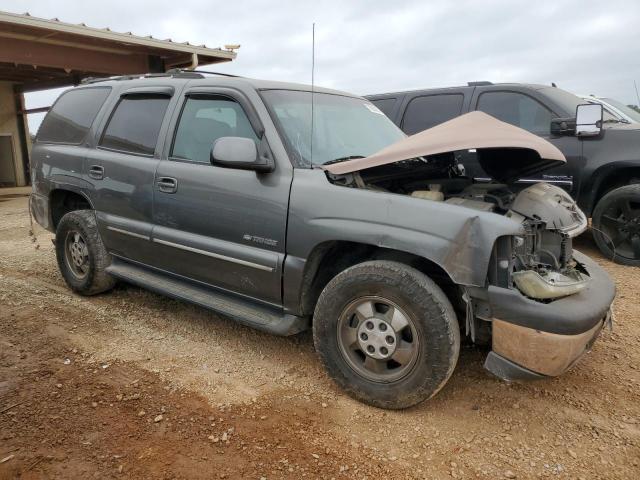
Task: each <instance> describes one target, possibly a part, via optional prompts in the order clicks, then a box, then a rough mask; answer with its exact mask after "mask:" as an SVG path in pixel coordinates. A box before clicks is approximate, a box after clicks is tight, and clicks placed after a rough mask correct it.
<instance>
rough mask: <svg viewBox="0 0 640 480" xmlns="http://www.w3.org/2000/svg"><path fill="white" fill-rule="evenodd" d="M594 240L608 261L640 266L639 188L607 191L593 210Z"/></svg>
mask: <svg viewBox="0 0 640 480" xmlns="http://www.w3.org/2000/svg"><path fill="white" fill-rule="evenodd" d="M592 221H593V227H594V229H593V238H594V240H595V241H596V244H597V245H598V248H600V250H601V251H602V253H604V255H605V256H606V257H607V258H609V259H610V260H613V261H615V262H616V263H621V264H623V265H633V266H638V265H640V185H627V186H625V187H620V188H616V189H615V190H612V191H610V192H609V193H607V194H606V195H605V196H604V197H602V198H601V199H600V201H599V202H598V204H597V205H596V208H595V210H594V211H593V217H592Z"/></svg>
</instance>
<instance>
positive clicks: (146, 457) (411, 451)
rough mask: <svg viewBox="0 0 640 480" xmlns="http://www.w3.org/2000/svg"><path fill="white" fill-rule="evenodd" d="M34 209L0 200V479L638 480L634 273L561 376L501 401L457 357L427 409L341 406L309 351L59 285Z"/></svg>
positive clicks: (186, 313) (183, 307)
mask: <svg viewBox="0 0 640 480" xmlns="http://www.w3.org/2000/svg"><path fill="white" fill-rule="evenodd" d="M28 231H29V217H28V215H27V199H26V198H24V197H22V198H8V197H0V285H1V288H0V478H1V479H4V478H23V479H35V478H82V479H85V478H136V479H142V478H154V479H155V478H158V479H164V478H166V479H174V478H176V479H199V478H207V479H211V478H228V479H235V478H249V479H256V480H259V479H263V478H264V479H269V480H270V479H278V478H291V479H300V478H323V479H324V478H327V479H329V478H334V479H342V478H345V479H346V478H353V479H364V478H378V479H380V478H385V479H386V478H389V479H396V478H398V479H402V478H436V479H440V478H458V479H464V478H486V479H496V478H498V479H499V478H518V479H526V478H540V477H543V478H544V477H551V478H572V479H593V478H608V479H638V478H640V362H639V361H640V324H639V318H638V317H639V312H640V310H639V307H640V297H639V296H638V287H639V286H640V269H638V268H631V267H622V266H618V265H615V264H613V263H611V262H608V261H606V260H604V259H603V258H602V257H601V256H600V255H599V254H598V252H597V251H596V249H595V247H594V246H593V244H592V243H591V240H590V238H589V237H588V236H585V238H582V239H580V240H579V241H578V248H579V249H581V250H583V251H585V252H587V253H588V254H590V255H592V256H594V257H595V258H597V259H598V261H599V262H600V263H601V264H602V265H604V267H605V268H606V269H607V270H608V271H609V272H610V274H611V275H612V276H613V277H614V278H615V279H616V282H617V285H618V297H617V300H616V303H615V327H614V330H613V332H609V331H605V332H604V333H603V334H602V336H601V338H600V340H599V341H598V342H596V344H595V347H594V349H593V351H592V352H591V353H590V354H588V355H586V356H585V357H584V358H583V360H582V361H581V362H580V363H579V364H578V365H577V366H576V367H574V368H573V369H572V370H571V371H570V372H568V373H567V374H565V375H564V376H562V377H560V378H556V379H549V380H544V381H539V382H534V383H525V384H506V383H504V382H501V381H499V380H497V379H496V378H494V377H492V376H491V375H490V374H488V373H487V372H485V371H484V370H483V368H482V362H483V360H484V356H485V355H486V353H487V352H486V351H483V350H481V349H479V348H477V347H465V348H463V350H462V352H461V355H460V360H459V362H458V366H457V368H456V371H455V373H454V375H453V377H452V378H451V380H450V381H449V383H448V384H447V386H446V387H445V388H444V389H443V390H442V391H441V392H440V393H439V394H438V395H437V396H436V397H435V398H434V399H432V400H430V401H428V402H425V403H423V404H421V405H419V406H417V407H414V408H412V409H409V410H406V411H401V412H388V411H383V410H378V409H375V408H371V407H368V406H366V405H363V404H360V403H358V402H356V401H354V400H351V399H350V398H349V397H346V396H345V395H343V394H342V393H341V391H340V390H339V389H338V388H337V387H336V386H335V385H334V384H333V383H332V382H331V381H330V379H329V378H328V377H327V376H326V375H325V373H324V371H323V370H322V368H321V367H320V364H319V362H318V360H317V358H316V355H315V353H314V350H313V342H312V339H311V336H310V335H309V334H306V333H305V334H302V335H299V336H296V337H292V338H279V337H274V336H271V335H267V334H263V333H260V332H256V331H253V330H251V329H248V328H245V327H242V326H239V325H237V324H235V323H233V322H232V321H229V320H227V319H224V318H219V317H217V316H216V315H214V314H212V313H210V312H207V311H205V310H202V309H200V308H196V307H193V306H190V305H187V304H184V303H180V302H177V301H173V300H170V299H167V298H163V297H161V296H159V295H155V294H152V293H149V292H146V291H143V290H140V289H138V288H135V287H132V286H128V285H119V286H118V287H117V288H116V289H115V290H114V291H112V292H110V293H108V294H105V295H100V296H97V297H93V298H83V297H80V296H77V295H74V294H72V293H71V292H70V291H69V290H68V289H67V288H66V287H65V285H64V283H63V281H62V278H61V277H60V275H59V274H58V269H57V266H56V262H55V256H54V252H53V246H52V243H51V238H52V236H51V235H50V234H49V233H48V232H46V231H44V230H42V229H41V228H39V227H36V229H35V233H36V236H37V241H36V242H32V241H31V240H30V238H29V237H28Z"/></svg>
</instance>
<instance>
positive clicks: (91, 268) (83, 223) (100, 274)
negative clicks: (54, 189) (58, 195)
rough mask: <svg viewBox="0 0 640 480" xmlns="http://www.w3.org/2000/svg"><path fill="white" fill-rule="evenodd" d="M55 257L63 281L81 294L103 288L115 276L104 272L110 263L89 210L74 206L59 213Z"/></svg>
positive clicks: (99, 290)
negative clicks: (72, 208) (67, 211)
mask: <svg viewBox="0 0 640 480" xmlns="http://www.w3.org/2000/svg"><path fill="white" fill-rule="evenodd" d="M56 257H57V259H58V267H59V268H60V272H61V273H62V276H63V278H64V280H65V282H67V285H69V287H70V288H71V289H72V290H73V291H75V292H78V293H80V294H82V295H95V294H97V293H101V292H105V291H107V290H109V289H111V288H113V286H114V285H115V283H116V281H115V279H114V278H113V277H112V276H111V275H109V274H108V273H106V272H105V269H106V268H107V267H108V266H109V264H110V263H111V259H110V257H109V254H108V253H107V250H106V248H105V247H104V244H103V243H102V239H101V238H100V234H99V233H98V227H97V225H96V216H95V213H94V212H93V210H77V211H75V212H69V213H67V214H66V215H65V216H63V217H62V219H61V220H60V223H59V224H58V228H57V229H56Z"/></svg>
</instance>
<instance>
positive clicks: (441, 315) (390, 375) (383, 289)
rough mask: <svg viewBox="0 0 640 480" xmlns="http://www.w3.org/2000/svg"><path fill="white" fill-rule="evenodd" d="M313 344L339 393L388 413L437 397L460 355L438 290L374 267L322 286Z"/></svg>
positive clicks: (410, 275) (409, 271)
mask: <svg viewBox="0 0 640 480" xmlns="http://www.w3.org/2000/svg"><path fill="white" fill-rule="evenodd" d="M405 324H406V325H405ZM403 325H405V326H403ZM370 327H373V328H370ZM383 327H384V329H383ZM387 333H390V334H391V335H388V336H385V335H387ZM362 334H365V335H364V337H362ZM365 337H366V339H365ZM313 340H314V344H315V348H316V351H317V352H318V354H319V356H320V359H321V361H322V363H323V364H324V367H325V368H326V370H327V372H328V374H329V376H330V377H332V378H333V380H334V381H335V382H336V383H337V384H338V385H339V386H340V387H342V389H343V390H344V391H345V392H347V393H348V394H349V395H350V396H352V397H354V398H356V399H358V400H360V401H362V402H364V403H367V404H369V405H373V406H375V407H380V408H388V409H402V408H407V407H411V406H413V405H416V404H418V403H420V402H422V401H424V400H426V399H428V398H431V397H432V396H434V395H435V394H436V393H438V391H439V390H440V389H441V388H442V387H443V386H444V385H445V383H446V382H447V380H448V379H449V377H451V374H452V373H453V370H454V368H455V366H456V363H457V361H458V354H459V352H460V328H459V326H458V320H457V318H456V314H455V312H454V309H453V306H452V305H451V303H450V302H449V299H448V298H447V297H446V295H445V294H444V293H443V291H442V290H441V289H440V287H438V286H437V285H436V284H435V283H434V282H433V280H431V279H430V278H429V277H427V276H426V275H424V274H423V273H421V272H419V271H418V270H416V269H414V268H411V267H409V266H406V265H404V264H401V263H397V262H393V261H382V260H378V261H369V262H365V263H361V264H358V265H355V266H353V267H351V268H348V269H347V270H345V271H343V272H341V273H339V274H338V275H337V276H336V277H335V278H333V280H331V281H330V282H329V283H328V284H327V286H326V287H325V288H324V290H323V291H322V293H321V294H320V298H319V299H318V303H317V304H316V309H315V313H314V318H313ZM391 340H393V342H391ZM365 350H367V351H368V352H369V353H368V354H367V353H365ZM374 357H376V358H374Z"/></svg>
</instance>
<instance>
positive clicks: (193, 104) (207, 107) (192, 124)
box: [171, 97, 258, 163]
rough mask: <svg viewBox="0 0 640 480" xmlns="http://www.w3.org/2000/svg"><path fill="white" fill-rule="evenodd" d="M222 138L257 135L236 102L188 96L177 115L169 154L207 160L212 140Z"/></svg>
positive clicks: (223, 98)
mask: <svg viewBox="0 0 640 480" xmlns="http://www.w3.org/2000/svg"><path fill="white" fill-rule="evenodd" d="M221 137H244V138H250V139H251V140H253V141H255V142H256V143H257V142H258V137H257V135H256V133H255V132H254V131H253V128H252V127H251V123H249V119H248V118H247V115H246V114H245V113H244V110H243V109H242V107H241V106H240V104H239V103H237V102H235V101H233V100H231V99H229V98H226V97H208V98H205V97H189V98H187V102H186V104H185V106H184V108H183V110H182V114H181V115H180V123H179V124H178V129H177V131H176V137H175V141H174V144H173V150H172V152H171V156H172V157H174V158H181V159H185V160H192V161H194V162H201V163H209V158H210V152H211V147H212V146H213V142H215V141H216V140H217V139H218V138H221Z"/></svg>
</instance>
